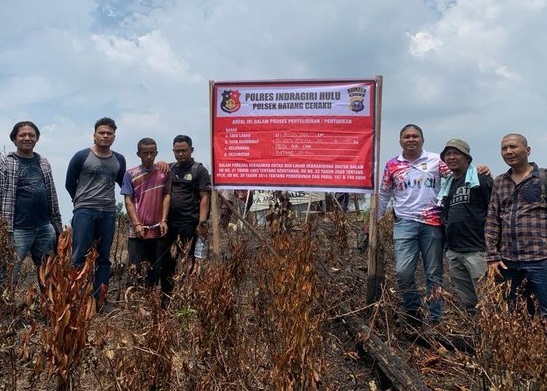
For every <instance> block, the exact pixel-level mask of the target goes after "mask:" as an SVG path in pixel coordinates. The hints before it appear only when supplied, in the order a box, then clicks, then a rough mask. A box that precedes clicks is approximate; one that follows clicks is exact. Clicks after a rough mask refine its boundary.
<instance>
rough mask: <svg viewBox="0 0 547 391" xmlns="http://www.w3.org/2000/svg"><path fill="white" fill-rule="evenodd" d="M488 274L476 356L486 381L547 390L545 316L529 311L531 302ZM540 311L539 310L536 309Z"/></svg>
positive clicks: (500, 386)
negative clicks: (512, 296) (511, 297)
mask: <svg viewBox="0 0 547 391" xmlns="http://www.w3.org/2000/svg"><path fill="white" fill-rule="evenodd" d="M509 290H510V286H509V284H508V283H507V282H505V283H501V284H500V283H496V281H495V279H494V277H493V275H491V274H490V273H489V275H488V276H487V279H486V281H485V284H484V286H483V288H482V292H481V297H482V298H481V302H480V304H479V305H480V318H479V328H480V332H479V333H478V335H477V338H478V344H477V355H478V358H479V362H480V363H481V365H482V367H483V370H484V375H485V382H487V383H488V386H489V387H490V388H491V389H494V390H509V389H512V390H532V389H537V390H541V389H543V390H545V389H547V361H546V360H545V358H546V357H547V340H546V331H547V329H546V327H545V318H543V317H542V316H540V315H536V316H533V315H531V314H530V313H529V302H527V300H526V299H525V298H523V296H521V295H518V294H517V298H516V301H515V302H514V303H512V302H509V301H508V300H507V297H508V294H509ZM536 312H537V311H536Z"/></svg>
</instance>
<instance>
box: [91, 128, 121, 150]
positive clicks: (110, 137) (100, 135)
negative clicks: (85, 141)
mask: <svg viewBox="0 0 547 391" xmlns="http://www.w3.org/2000/svg"><path fill="white" fill-rule="evenodd" d="M114 138H116V134H115V133H114V129H112V128H111V127H110V126H108V125H100V126H98V127H97V129H95V133H94V134H93V141H94V142H95V145H96V146H98V147H110V146H111V145H112V144H113V143H114Z"/></svg>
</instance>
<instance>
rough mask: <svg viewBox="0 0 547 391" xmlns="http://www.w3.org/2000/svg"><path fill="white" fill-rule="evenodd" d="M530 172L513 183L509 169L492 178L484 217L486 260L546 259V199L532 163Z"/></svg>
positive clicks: (534, 165) (536, 170)
mask: <svg viewBox="0 0 547 391" xmlns="http://www.w3.org/2000/svg"><path fill="white" fill-rule="evenodd" d="M530 165H532V166H533V169H532V172H531V173H530V175H528V176H527V177H526V178H525V179H524V180H523V181H522V182H520V183H519V184H515V182H514V181H513V180H512V179H511V172H512V170H511V169H509V171H507V172H506V173H505V174H502V175H499V176H498V177H496V179H495V180H494V186H493V188H492V198H491V199H490V205H489V206H488V215H487V217H486V226H485V238H486V260H487V261H488V262H494V261H501V260H503V259H505V260H509V261H542V260H545V259H547V201H546V200H545V199H543V197H542V194H541V179H540V177H539V169H538V166H537V165H536V164H535V163H530Z"/></svg>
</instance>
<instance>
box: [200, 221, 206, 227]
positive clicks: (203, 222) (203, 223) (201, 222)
mask: <svg viewBox="0 0 547 391" xmlns="http://www.w3.org/2000/svg"><path fill="white" fill-rule="evenodd" d="M199 226H200V227H207V226H208V224H207V221H206V220H203V221H200V222H199Z"/></svg>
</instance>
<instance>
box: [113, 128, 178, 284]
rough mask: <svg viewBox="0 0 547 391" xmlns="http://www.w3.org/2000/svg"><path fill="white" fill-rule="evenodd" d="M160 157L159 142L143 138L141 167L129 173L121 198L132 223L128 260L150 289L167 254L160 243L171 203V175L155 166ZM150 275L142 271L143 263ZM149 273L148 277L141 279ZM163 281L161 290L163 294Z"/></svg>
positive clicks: (126, 175)
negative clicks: (157, 156)
mask: <svg viewBox="0 0 547 391" xmlns="http://www.w3.org/2000/svg"><path fill="white" fill-rule="evenodd" d="M157 154H158V150H157V146H156V142H155V141H154V140H152V139H151V138H143V139H142V140H140V141H139V142H138V144H137V156H138V157H140V158H141V165H139V166H137V167H133V168H131V169H129V170H127V171H126V173H125V175H124V178H123V184H122V189H121V194H122V195H123V196H124V201H125V208H126V210H127V214H128V215H129V219H130V226H129V242H128V245H127V247H128V258H129V264H130V265H131V266H133V265H134V267H135V271H136V273H137V279H138V281H142V280H143V277H144V284H145V286H147V287H151V286H154V285H156V284H157V282H158V279H159V278H160V274H162V272H161V269H162V268H161V264H160V261H159V260H160V258H161V255H162V253H163V251H164V250H165V249H164V248H163V246H162V243H163V241H162V240H161V239H160V238H162V237H163V236H165V234H166V233H167V214H168V212H169V202H170V190H171V189H170V183H171V182H170V180H169V173H166V172H160V171H159V170H158V169H157V168H156V166H155V165H154V160H155V158H156V155H157ZM144 262H147V263H148V264H149V268H148V271H147V272H146V271H145V270H142V269H143V267H142V265H143V263H144ZM145 272H146V275H145V276H142V274H143V273H145ZM163 285H164V284H163V278H162V290H164V286H163Z"/></svg>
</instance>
